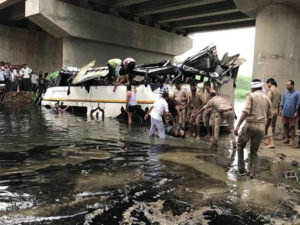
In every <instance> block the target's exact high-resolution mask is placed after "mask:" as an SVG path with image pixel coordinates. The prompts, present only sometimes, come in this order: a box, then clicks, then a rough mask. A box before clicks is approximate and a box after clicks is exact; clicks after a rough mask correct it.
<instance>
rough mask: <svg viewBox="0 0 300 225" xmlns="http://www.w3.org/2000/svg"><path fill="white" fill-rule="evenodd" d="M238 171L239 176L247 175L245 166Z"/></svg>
mask: <svg viewBox="0 0 300 225" xmlns="http://www.w3.org/2000/svg"><path fill="white" fill-rule="evenodd" d="M239 173H240V174H241V176H245V175H247V173H248V172H247V170H246V169H245V168H242V169H239Z"/></svg>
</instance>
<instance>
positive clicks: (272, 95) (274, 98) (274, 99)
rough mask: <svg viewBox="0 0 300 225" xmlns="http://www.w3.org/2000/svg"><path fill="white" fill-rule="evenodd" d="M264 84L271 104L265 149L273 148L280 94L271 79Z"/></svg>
mask: <svg viewBox="0 0 300 225" xmlns="http://www.w3.org/2000/svg"><path fill="white" fill-rule="evenodd" d="M266 84H267V87H268V90H267V96H268V97H269V99H270V100H271V103H272V123H271V126H270V127H269V129H268V134H267V137H266V141H265V144H266V145H267V148H275V144H274V139H273V134H274V131H275V126H276V121H277V117H278V113H279V107H280V102H281V94H280V93H279V91H278V90H277V83H276V81H275V80H274V79H273V78H269V79H268V80H267V82H266Z"/></svg>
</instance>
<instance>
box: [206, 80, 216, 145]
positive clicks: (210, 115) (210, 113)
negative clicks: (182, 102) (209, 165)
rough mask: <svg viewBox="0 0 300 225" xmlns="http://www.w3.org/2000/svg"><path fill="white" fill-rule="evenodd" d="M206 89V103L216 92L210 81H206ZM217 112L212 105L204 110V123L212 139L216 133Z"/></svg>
mask: <svg viewBox="0 0 300 225" xmlns="http://www.w3.org/2000/svg"><path fill="white" fill-rule="evenodd" d="M204 90H205V94H206V103H207V102H208V101H209V100H210V99H211V95H210V94H211V93H215V90H214V89H213V88H212V87H211V83H210V82H209V81H206V82H204ZM215 118H216V112H215V111H214V110H213V108H212V107H210V108H207V109H206V110H205V111H204V125H205V127H206V131H207V136H206V137H207V138H208V139H209V140H210V141H212V140H213V135H214V134H213V133H214V127H215V126H214V124H215Z"/></svg>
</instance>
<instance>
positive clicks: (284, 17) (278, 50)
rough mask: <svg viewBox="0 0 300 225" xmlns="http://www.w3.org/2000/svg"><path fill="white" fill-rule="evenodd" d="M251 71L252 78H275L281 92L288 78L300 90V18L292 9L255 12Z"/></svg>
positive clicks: (272, 7) (269, 8) (269, 7)
mask: <svg viewBox="0 0 300 225" xmlns="http://www.w3.org/2000/svg"><path fill="white" fill-rule="evenodd" d="M253 69H254V70H253V77H255V78H259V79H263V80H264V81H265V80H266V79H268V78H270V77H274V78H275V79H276V80H277V83H278V85H279V89H280V91H281V92H283V91H284V90H285V82H286V81H287V80H289V79H292V80H294V81H295V83H296V87H297V88H298V89H299V88H300V76H299V72H300V16H299V13H298V12H297V11H295V10H294V9H293V8H292V7H291V6H287V5H283V4H272V5H267V6H264V7H262V8H260V9H258V11H257V16H256V37H255V53H254V68H253Z"/></svg>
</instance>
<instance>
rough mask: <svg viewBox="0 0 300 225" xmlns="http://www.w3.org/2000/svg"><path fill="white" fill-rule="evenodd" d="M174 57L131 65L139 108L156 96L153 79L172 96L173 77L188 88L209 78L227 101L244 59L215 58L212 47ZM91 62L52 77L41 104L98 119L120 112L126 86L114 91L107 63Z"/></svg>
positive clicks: (235, 57)
mask: <svg viewBox="0 0 300 225" xmlns="http://www.w3.org/2000/svg"><path fill="white" fill-rule="evenodd" d="M186 55H187V54H183V55H182V56H177V57H174V59H172V60H164V61H161V62H157V63H151V64H143V65H138V66H136V67H135V69H134V71H133V81H132V85H134V86H136V87H137V93H138V94H137V103H138V105H139V106H140V107H139V108H140V110H143V111H146V110H147V109H148V108H149V107H150V106H151V105H152V104H153V103H154V102H155V101H156V100H157V99H158V98H159V89H158V88H157V89H152V87H153V85H151V84H154V83H156V81H157V79H159V78H164V79H166V80H167V81H169V82H167V85H168V88H169V94H170V96H172V93H173V90H174V88H175V85H173V84H172V83H174V82H175V81H177V80H180V81H182V82H183V83H184V84H183V87H185V88H187V89H188V90H189V84H188V82H189V81H190V80H196V82H197V87H199V88H202V87H203V83H204V81H206V80H209V81H210V82H211V83H212V85H213V88H214V89H217V90H218V92H219V93H220V94H221V95H222V96H223V97H225V98H227V99H228V100H229V101H231V102H233V100H234V87H235V80H236V78H237V74H238V70H239V67H240V65H241V64H242V63H243V62H244V60H243V59H241V58H239V54H237V55H233V56H229V55H228V53H225V54H224V56H223V57H222V59H219V57H218V54H217V49H216V46H214V45H211V46H208V47H206V48H204V49H202V50H201V51H199V52H197V53H196V54H191V55H187V56H186ZM94 64H95V61H93V62H91V63H89V64H88V65H86V66H85V67H83V68H81V69H78V68H74V67H65V68H63V69H61V70H60V72H59V74H58V76H57V78H56V79H53V80H52V82H50V84H49V86H48V88H47V90H46V93H45V94H44V95H43V97H42V102H41V105H42V106H46V107H53V106H54V104H55V103H57V102H58V103H59V104H61V105H64V106H71V107H75V108H81V109H84V110H85V111H86V113H87V116H90V117H92V118H93V117H94V116H95V115H97V117H99V118H104V117H116V116H118V115H119V114H120V113H121V111H124V108H125V104H126V97H125V96H126V86H125V85H121V86H119V87H118V88H117V89H116V90H115V91H114V85H113V84H107V76H108V74H109V69H108V67H107V66H103V67H93V66H94Z"/></svg>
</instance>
